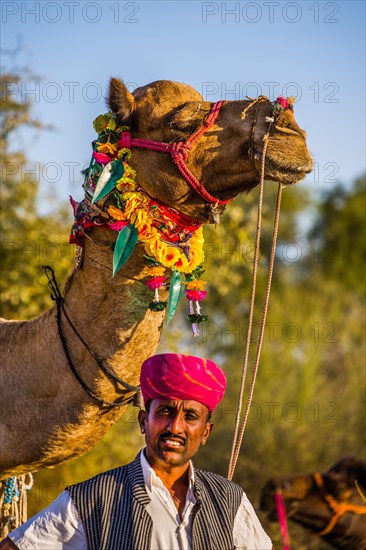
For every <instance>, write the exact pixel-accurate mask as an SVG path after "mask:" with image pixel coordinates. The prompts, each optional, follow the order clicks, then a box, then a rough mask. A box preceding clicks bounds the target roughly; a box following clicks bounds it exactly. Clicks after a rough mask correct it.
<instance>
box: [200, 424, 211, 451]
mask: <svg viewBox="0 0 366 550" xmlns="http://www.w3.org/2000/svg"><path fill="white" fill-rule="evenodd" d="M212 429H213V422H211V420H208V421H207V423H206V428H205V431H204V434H203V436H202V439H201V445H205V444H206V441H207V439H208V437H209V435H210V433H211V432H212Z"/></svg>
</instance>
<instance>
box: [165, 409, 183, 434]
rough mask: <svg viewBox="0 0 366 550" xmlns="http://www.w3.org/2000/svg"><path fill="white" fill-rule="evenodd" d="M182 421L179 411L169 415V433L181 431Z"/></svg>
mask: <svg viewBox="0 0 366 550" xmlns="http://www.w3.org/2000/svg"><path fill="white" fill-rule="evenodd" d="M183 426H184V421H183V416H182V415H181V414H180V413H176V414H174V415H172V416H171V417H170V422H169V426H168V427H169V430H170V431H171V433H173V434H174V433H175V434H178V433H181V432H182V431H183V429H184V428H183Z"/></svg>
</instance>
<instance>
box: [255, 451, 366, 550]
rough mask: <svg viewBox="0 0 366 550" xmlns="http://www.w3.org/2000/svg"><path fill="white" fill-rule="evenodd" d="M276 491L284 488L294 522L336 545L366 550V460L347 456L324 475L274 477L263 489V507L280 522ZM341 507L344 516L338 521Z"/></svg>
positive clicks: (346, 549) (341, 514) (352, 549)
mask: <svg viewBox="0 0 366 550" xmlns="http://www.w3.org/2000/svg"><path fill="white" fill-rule="evenodd" d="M357 485H358V487H357ZM276 491H281V493H282V495H283V498H284V501H285V504H286V510H287V515H288V518H289V519H291V521H294V522H296V523H298V524H300V525H303V526H304V527H306V528H307V529H308V530H309V531H310V532H311V533H314V534H316V535H320V536H322V538H323V539H324V540H325V541H327V542H328V543H329V544H331V545H332V546H334V547H335V548H339V549H343V550H365V549H366V503H365V502H364V500H363V498H362V495H365V494H366V462H365V461H363V460H357V459H355V458H344V459H342V460H340V461H339V462H337V464H335V465H334V466H332V468H330V470H328V471H327V472H325V473H324V474H321V475H320V474H317V475H315V474H307V475H293V476H282V477H278V478H273V479H270V480H269V481H268V482H267V483H266V485H265V486H264V487H263V489H262V493H261V501H260V508H261V510H262V511H263V512H266V513H267V514H268V517H269V519H270V520H273V521H277V516H276V509H275V502H274V495H275V493H276ZM349 505H351V506H349ZM352 505H354V508H353V507H352ZM352 509H353V511H352ZM338 510H339V514H340V516H339V518H338V519H337V521H335V519H336V518H335V515H336V513H337V511H338ZM357 511H358V512H359V513H356V512H357ZM332 518H334V520H333V521H334V523H331V521H332ZM323 531H324V534H323ZM293 542H294V543H296V541H293Z"/></svg>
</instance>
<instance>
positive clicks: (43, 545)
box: [0, 353, 272, 550]
mask: <svg viewBox="0 0 366 550" xmlns="http://www.w3.org/2000/svg"><path fill="white" fill-rule="evenodd" d="M140 382H141V393H142V397H143V399H144V403H145V410H140V412H139V425H140V429H141V432H142V433H143V434H144V435H145V441H146V447H145V448H144V449H143V450H142V451H140V453H139V454H138V455H137V457H136V458H135V460H134V461H133V462H131V463H130V464H128V465H127V466H122V467H119V468H116V469H114V470H111V471H109V472H105V473H102V474H99V475H97V476H95V477H94V478H92V479H90V480H87V481H84V482H82V483H78V484H76V485H73V486H71V487H68V488H67V489H66V490H65V491H64V492H63V493H61V495H60V496H59V497H58V499H56V500H55V501H54V502H53V503H52V504H51V505H50V506H49V507H48V508H46V509H45V510H43V512H41V513H40V514H38V515H37V516H35V517H34V518H32V519H31V520H29V521H28V522H27V523H25V524H24V525H22V526H21V527H19V528H18V529H16V530H15V531H13V532H12V533H10V535H9V537H8V538H7V539H5V541H4V542H3V545H0V548H1V549H2V550H9V549H14V548H20V549H21V550H23V549H34V550H46V549H49V550H51V549H52V550H59V549H63V550H87V549H88V550H100V549H104V550H149V549H154V550H158V549H159V550H190V549H193V550H214V549H216V550H232V549H233V548H237V549H241V550H244V549H245V550H267V549H268V550H270V549H272V543H271V541H270V539H269V537H268V536H267V535H266V533H265V532H264V531H263V528H262V526H261V525H260V523H259V520H258V518H257V516H256V514H255V512H254V510H253V508H252V506H251V504H250V503H249V501H248V499H247V497H246V495H245V493H244V492H243V490H242V489H241V488H240V487H239V486H238V485H236V484H234V483H232V482H231V481H228V480H227V479H225V478H223V477H221V476H219V475H217V474H213V473H210V472H204V471H200V470H196V469H194V468H193V465H192V462H191V459H192V458H193V457H194V456H195V454H196V453H197V451H198V449H199V447H200V445H204V444H205V443H206V441H207V439H208V437H209V435H210V433H211V431H212V427H213V424H212V422H211V413H212V412H213V410H214V409H215V407H216V406H217V405H218V404H219V403H220V401H221V399H222V397H223V395H224V392H225V387H226V379H225V375H224V373H223V371H222V370H221V369H220V368H219V367H218V366H217V365H216V364H215V363H213V362H212V361H209V360H207V359H200V358H198V357H193V356H188V355H179V354H172V353H168V354H161V355H155V356H153V357H150V358H149V359H147V360H146V361H145V362H144V363H143V365H142V369H141V379H140Z"/></svg>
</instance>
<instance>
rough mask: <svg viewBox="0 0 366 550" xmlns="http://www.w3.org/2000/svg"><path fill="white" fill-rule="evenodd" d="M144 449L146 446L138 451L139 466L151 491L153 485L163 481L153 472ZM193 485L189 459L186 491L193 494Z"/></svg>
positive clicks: (192, 470) (192, 469) (191, 465)
mask: <svg viewBox="0 0 366 550" xmlns="http://www.w3.org/2000/svg"><path fill="white" fill-rule="evenodd" d="M145 449H146V447H145V448H144V449H142V451H141V453H140V461H141V468H142V473H143V476H144V481H145V485H146V487H147V488H148V489H149V491H151V490H152V487H153V486H154V485H155V486H159V485H161V484H162V483H163V482H162V481H161V479H160V477H159V476H158V475H157V474H156V473H155V472H154V470H153V469H152V467H151V466H150V464H149V463H148V461H147V458H146V456H145ZM193 486H194V468H193V464H192V461H191V460H190V461H189V467H188V492H189V493H191V494H194V491H193Z"/></svg>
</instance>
